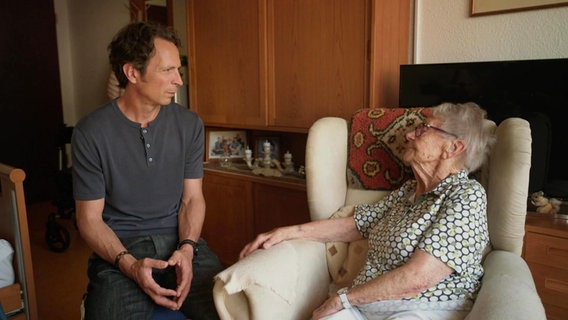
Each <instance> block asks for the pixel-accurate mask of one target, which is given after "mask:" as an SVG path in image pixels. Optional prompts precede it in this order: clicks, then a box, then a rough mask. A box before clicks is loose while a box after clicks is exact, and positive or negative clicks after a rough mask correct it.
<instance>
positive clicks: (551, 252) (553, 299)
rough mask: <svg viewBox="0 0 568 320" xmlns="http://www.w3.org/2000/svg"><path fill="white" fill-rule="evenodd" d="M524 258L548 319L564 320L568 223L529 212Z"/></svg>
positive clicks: (567, 288) (567, 295)
mask: <svg viewBox="0 0 568 320" xmlns="http://www.w3.org/2000/svg"><path fill="white" fill-rule="evenodd" d="M525 229H526V234H525V246H524V252H523V256H524V258H525V260H526V261H527V263H528V265H529V268H530V269H531V273H532V275H533V278H534V280H535V283H536V287H537V291H538V294H539V296H540V298H541V300H542V302H543V304H544V308H545V310H546V315H547V318H548V319H551V320H553V319H567V318H568V317H567V316H566V315H567V314H568V305H567V304H566V301H568V220H567V218H559V217H558V216H554V215H544V214H535V213H528V214H527V221H526V225H525Z"/></svg>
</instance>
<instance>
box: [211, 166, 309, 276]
mask: <svg viewBox="0 0 568 320" xmlns="http://www.w3.org/2000/svg"><path fill="white" fill-rule="evenodd" d="M212 166H215V165H212ZM203 193H204V195H205V201H206V202H207V213H206V216H205V223H204V225H203V232H202V236H203V238H204V239H205V240H206V241H207V243H208V244H209V246H210V247H211V249H213V250H214V251H215V252H216V253H217V254H218V255H219V257H220V258H221V261H222V262H223V263H224V264H225V265H226V266H229V265H231V264H233V263H235V262H236V261H237V260H238V255H239V252H240V251H241V249H242V248H243V247H244V245H245V244H247V243H248V242H250V241H251V240H253V239H254V237H256V235H257V234H258V233H261V232H266V231H269V230H272V229H274V228H276V227H279V226H284V225H290V224H297V223H303V222H307V221H309V220H310V217H309V211H308V203H307V197H306V188H305V184H304V183H303V182H302V181H301V180H299V179H286V178H281V179H279V178H265V177H261V176H255V175H253V174H252V173H247V172H239V171H231V169H222V168H207V169H205V176H204V178H203Z"/></svg>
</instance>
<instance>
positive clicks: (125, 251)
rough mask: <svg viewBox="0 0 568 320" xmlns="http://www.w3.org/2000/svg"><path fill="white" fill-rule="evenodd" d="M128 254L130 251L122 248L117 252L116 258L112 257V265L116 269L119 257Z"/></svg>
mask: <svg viewBox="0 0 568 320" xmlns="http://www.w3.org/2000/svg"><path fill="white" fill-rule="evenodd" d="M127 254H130V252H128V251H127V250H124V251H122V252H120V253H119V254H117V255H116V258H115V259H114V267H115V268H117V269H118V263H119V262H120V259H122V257H124V256H125V255H127Z"/></svg>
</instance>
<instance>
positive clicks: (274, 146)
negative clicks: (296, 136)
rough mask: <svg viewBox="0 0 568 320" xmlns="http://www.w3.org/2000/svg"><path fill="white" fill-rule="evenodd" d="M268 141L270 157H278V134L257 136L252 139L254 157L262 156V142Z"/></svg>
mask: <svg viewBox="0 0 568 320" xmlns="http://www.w3.org/2000/svg"><path fill="white" fill-rule="evenodd" d="M265 142H268V143H270V151H271V153H270V157H271V158H272V159H280V137H279V136H257V137H255V139H254V145H255V149H254V150H255V151H256V153H255V155H254V157H255V158H261V159H262V158H263V157H264V143H265Z"/></svg>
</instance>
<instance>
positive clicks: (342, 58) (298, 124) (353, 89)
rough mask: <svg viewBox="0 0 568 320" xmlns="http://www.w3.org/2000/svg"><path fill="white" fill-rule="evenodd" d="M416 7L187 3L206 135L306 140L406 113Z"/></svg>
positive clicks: (293, 1)
mask: <svg viewBox="0 0 568 320" xmlns="http://www.w3.org/2000/svg"><path fill="white" fill-rule="evenodd" d="M409 25H410V1H408V0H402V1H394V2H393V1H386V0H349V1H344V0H333V1H330V0H287V1H278V0H240V1H234V0H208V1H195V0H193V1H189V3H188V37H189V39H188V43H189V66H190V81H189V82H190V100H191V102H190V105H191V108H192V109H193V110H194V111H196V112H197V113H199V114H200V116H201V117H202V118H203V120H204V122H205V124H206V125H208V126H224V127H237V128H252V129H258V128H265V129H266V128H267V129H271V130H278V131H291V132H306V131H307V129H308V128H309V127H310V126H311V124H312V123H313V122H314V121H315V120H316V119H318V118H321V117H324V116H340V117H345V118H347V117H349V116H350V115H351V114H352V113H353V112H354V111H355V110H357V109H359V108H362V107H368V106H377V107H379V106H396V105H398V81H399V77H398V70H399V65H400V64H401V63H406V62H407V58H408V48H409V46H408V41H409Z"/></svg>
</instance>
